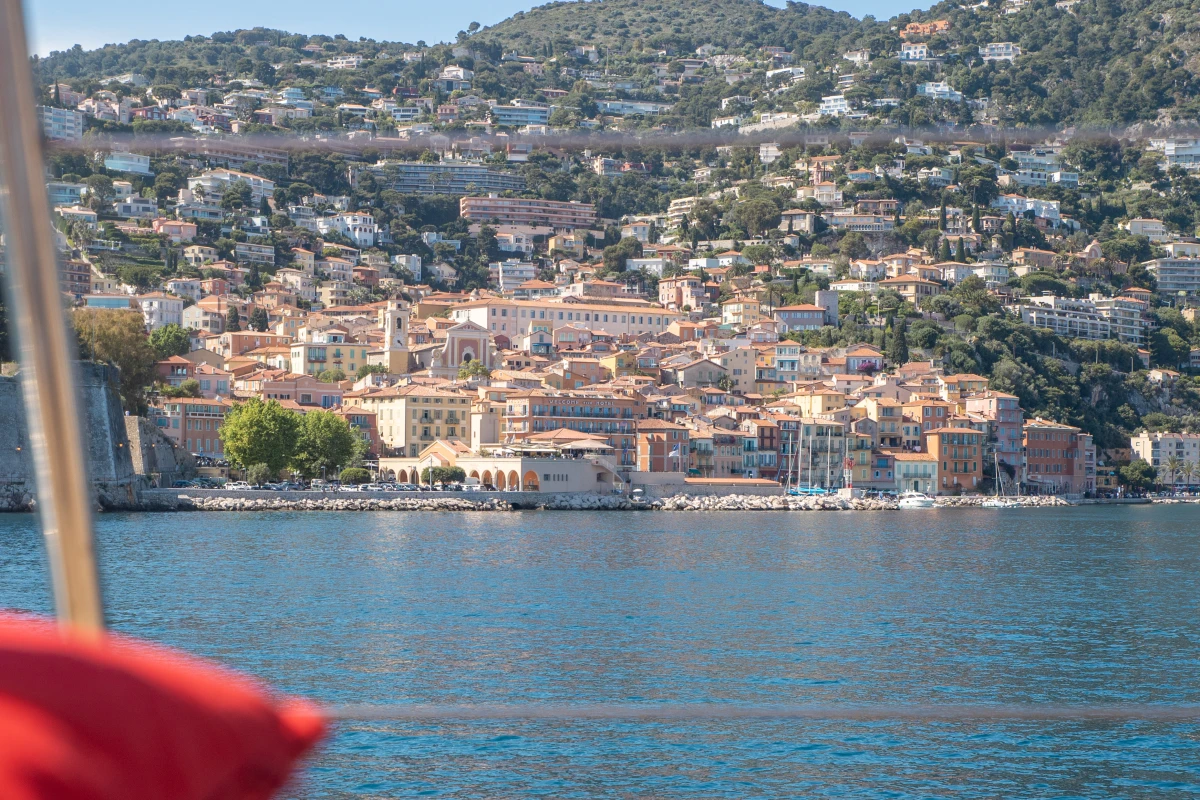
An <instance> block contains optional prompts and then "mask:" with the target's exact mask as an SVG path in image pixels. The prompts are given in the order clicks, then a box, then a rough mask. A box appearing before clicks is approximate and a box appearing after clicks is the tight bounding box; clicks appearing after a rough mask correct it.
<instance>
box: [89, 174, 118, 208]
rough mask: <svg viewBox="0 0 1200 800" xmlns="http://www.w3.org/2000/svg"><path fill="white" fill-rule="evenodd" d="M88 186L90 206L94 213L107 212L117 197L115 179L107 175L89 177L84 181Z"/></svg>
mask: <svg viewBox="0 0 1200 800" xmlns="http://www.w3.org/2000/svg"><path fill="white" fill-rule="evenodd" d="M83 182H84V184H85V185H86V186H87V197H88V205H89V206H90V207H91V209H92V210H93V211H105V210H107V209H108V204H109V203H110V202H112V199H113V197H115V196H116V191H115V190H114V189H113V179H112V178H110V177H108V176H107V175H88V176H87V177H86V178H84V179H83Z"/></svg>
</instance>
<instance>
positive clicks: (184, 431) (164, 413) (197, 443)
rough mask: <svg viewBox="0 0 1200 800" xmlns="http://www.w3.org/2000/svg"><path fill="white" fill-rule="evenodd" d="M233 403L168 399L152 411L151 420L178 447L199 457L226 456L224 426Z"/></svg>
mask: <svg viewBox="0 0 1200 800" xmlns="http://www.w3.org/2000/svg"><path fill="white" fill-rule="evenodd" d="M232 407H233V403H230V402H229V401H227V400H210V399H208V398H206V397H196V398H192V397H178V398H165V399H162V400H160V401H158V402H157V403H156V404H155V405H153V406H151V407H150V409H149V414H150V418H151V419H152V420H153V422H154V424H155V425H157V426H158V429H159V431H160V432H161V433H162V434H163V435H164V436H166V437H167V438H168V439H170V440H171V441H173V442H174V443H175V445H176V446H177V447H183V448H186V452H188V453H193V454H195V455H205V456H215V457H217V458H220V457H222V456H224V455H225V445H224V443H222V442H221V434H220V431H221V425H222V423H223V422H224V421H225V415H226V414H227V413H229V409H231V408H232Z"/></svg>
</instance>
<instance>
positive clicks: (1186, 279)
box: [1143, 258, 1200, 295]
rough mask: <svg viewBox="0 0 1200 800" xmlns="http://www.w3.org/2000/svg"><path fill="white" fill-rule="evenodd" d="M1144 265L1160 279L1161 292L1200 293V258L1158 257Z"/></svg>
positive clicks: (1159, 290)
mask: <svg viewBox="0 0 1200 800" xmlns="http://www.w3.org/2000/svg"><path fill="white" fill-rule="evenodd" d="M1143 266H1145V267H1146V269H1147V270H1148V271H1149V272H1150V274H1151V275H1153V276H1154V278H1155V280H1156V281H1158V293H1159V294H1167V295H1170V294H1179V293H1180V292H1183V293H1184V294H1197V293H1200V258H1156V259H1154V260H1153V261H1147V262H1145V264H1144V265H1143Z"/></svg>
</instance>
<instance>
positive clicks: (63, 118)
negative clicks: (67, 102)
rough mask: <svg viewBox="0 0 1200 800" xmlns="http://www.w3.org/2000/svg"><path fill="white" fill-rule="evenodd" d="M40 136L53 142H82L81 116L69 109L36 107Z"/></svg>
mask: <svg viewBox="0 0 1200 800" xmlns="http://www.w3.org/2000/svg"><path fill="white" fill-rule="evenodd" d="M37 116H38V121H39V122H40V123H41V125H42V135H43V136H45V137H46V138H47V139H50V140H51V141H55V142H81V141H83V114H81V113H79V112H78V111H73V110H71V109H69V108H53V107H51V106H38V107H37Z"/></svg>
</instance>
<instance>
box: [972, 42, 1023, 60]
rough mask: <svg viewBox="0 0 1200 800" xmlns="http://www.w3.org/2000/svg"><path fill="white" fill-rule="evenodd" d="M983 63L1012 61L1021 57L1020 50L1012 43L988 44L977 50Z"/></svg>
mask: <svg viewBox="0 0 1200 800" xmlns="http://www.w3.org/2000/svg"><path fill="white" fill-rule="evenodd" d="M979 55H980V57H981V58H982V59H983V60H984V61H1012V60H1013V59H1014V58H1016V57H1017V56H1019V55H1021V48H1020V47H1019V46H1017V45H1015V44H1013V43H1012V42H989V43H988V44H986V45H983V46H982V47H980V48H979Z"/></svg>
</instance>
